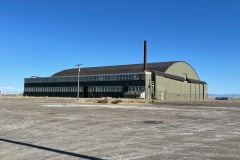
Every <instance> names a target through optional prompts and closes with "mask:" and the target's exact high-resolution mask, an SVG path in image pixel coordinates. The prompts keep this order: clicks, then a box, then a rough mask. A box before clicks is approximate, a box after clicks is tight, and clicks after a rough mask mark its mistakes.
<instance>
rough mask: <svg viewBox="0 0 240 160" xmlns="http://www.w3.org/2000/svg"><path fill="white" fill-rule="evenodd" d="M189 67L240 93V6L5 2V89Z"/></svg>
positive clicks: (0, 42) (1, 11)
mask: <svg viewBox="0 0 240 160" xmlns="http://www.w3.org/2000/svg"><path fill="white" fill-rule="evenodd" d="M145 39H146V40H148V53H149V54H148V62H164V61H176V60H177V61H178V60H181V61H186V62H188V63H189V64H191V65H192V66H193V67H194V68H195V70H196V71H197V73H198V75H199V77H200V79H201V80H204V81H206V82H207V83H208V85H209V93H216V94H223V93H240V85H239V82H240V71H239V69H240V67H239V64H240V0H0V87H2V88H3V87H13V88H20V89H23V84H24V78H26V77H31V76H33V75H36V76H46V77H47V76H51V75H52V74H54V73H56V72H58V71H61V70H64V69H69V68H74V67H75V64H78V63H82V64H83V66H82V67H91V66H105V65H117V64H133V63H142V62H143V41H144V40H145Z"/></svg>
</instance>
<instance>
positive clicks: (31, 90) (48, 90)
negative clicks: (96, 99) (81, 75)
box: [24, 87, 83, 92]
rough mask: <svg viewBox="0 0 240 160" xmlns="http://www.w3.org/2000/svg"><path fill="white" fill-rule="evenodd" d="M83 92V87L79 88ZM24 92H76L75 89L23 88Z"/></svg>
mask: <svg viewBox="0 0 240 160" xmlns="http://www.w3.org/2000/svg"><path fill="white" fill-rule="evenodd" d="M79 90H80V92H83V87H79ZM24 92H77V87H25V88H24Z"/></svg>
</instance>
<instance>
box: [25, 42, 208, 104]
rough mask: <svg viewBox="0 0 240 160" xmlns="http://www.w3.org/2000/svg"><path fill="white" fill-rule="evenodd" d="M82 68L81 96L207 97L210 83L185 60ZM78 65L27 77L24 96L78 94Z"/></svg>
mask: <svg viewBox="0 0 240 160" xmlns="http://www.w3.org/2000/svg"><path fill="white" fill-rule="evenodd" d="M144 44H145V45H144V46H145V47H144V48H145V49H144V63H143V64H130V65H117V66H103V67H91V68H81V70H80V77H79V84H80V85H79V86H80V87H79V96H80V97H85V98H98V97H127V98H146V99H152V98H155V99H159V100H203V99H206V98H207V95H208V86H207V83H206V82H204V81H201V80H200V79H199V77H198V75H197V73H196V71H195V70H194V69H193V67H192V66H191V65H190V64H188V63H186V62H183V61H172V62H157V63H147V62H146V42H145V43H144ZM78 73H79V69H78V68H73V69H67V70H63V71H60V72H57V73H55V74H53V75H52V76H51V77H31V78H25V79H24V93H23V94H24V96H48V97H77V90H78Z"/></svg>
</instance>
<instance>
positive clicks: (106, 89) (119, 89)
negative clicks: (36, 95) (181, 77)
mask: <svg viewBox="0 0 240 160" xmlns="http://www.w3.org/2000/svg"><path fill="white" fill-rule="evenodd" d="M86 89H87V91H88V92H122V86H89V87H87V88H86ZM79 90H80V92H83V87H79ZM128 90H129V91H144V90H145V87H144V86H129V87H128ZM24 92H77V87H25V88H24Z"/></svg>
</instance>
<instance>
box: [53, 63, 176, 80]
mask: <svg viewBox="0 0 240 160" xmlns="http://www.w3.org/2000/svg"><path fill="white" fill-rule="evenodd" d="M177 62H178V61H172V62H157V63H148V64H147V68H148V70H150V71H151V70H156V71H159V72H165V71H166V70H167V69H168V68H169V67H170V66H172V65H173V64H174V63H177ZM138 72H143V64H142V63H141V64H128V65H116V66H102V67H89V68H81V70H80V75H97V74H116V73H138ZM77 75H78V68H72V69H66V70H63V71H60V72H57V73H55V74H54V75H52V77H59V76H77Z"/></svg>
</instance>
